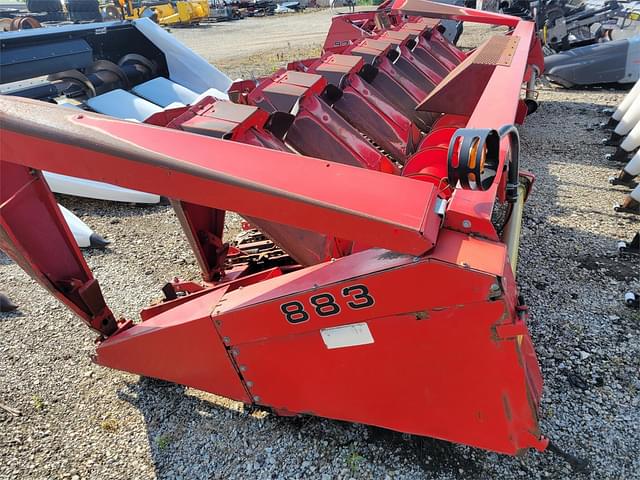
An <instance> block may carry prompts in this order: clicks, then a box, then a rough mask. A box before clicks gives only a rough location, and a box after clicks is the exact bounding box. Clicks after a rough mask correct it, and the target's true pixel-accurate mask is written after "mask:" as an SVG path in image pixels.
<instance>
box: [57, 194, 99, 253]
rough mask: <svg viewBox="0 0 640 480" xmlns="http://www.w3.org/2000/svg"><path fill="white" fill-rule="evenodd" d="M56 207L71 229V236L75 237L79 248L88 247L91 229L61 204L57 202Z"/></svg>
mask: <svg viewBox="0 0 640 480" xmlns="http://www.w3.org/2000/svg"><path fill="white" fill-rule="evenodd" d="M58 207H59V208H60V212H62V216H63V217H64V220H65V222H67V225H69V230H71V233H72V234H73V238H75V240H76V243H77V244H78V246H79V247H80V248H86V247H90V246H91V234H92V233H93V230H91V229H90V228H89V227H88V226H87V224H86V223H84V222H83V221H82V220H80V219H79V218H78V217H76V216H75V215H74V214H73V213H71V212H70V211H69V210H67V209H66V208H64V207H63V206H62V205H60V204H58Z"/></svg>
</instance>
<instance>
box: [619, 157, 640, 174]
mask: <svg viewBox="0 0 640 480" xmlns="http://www.w3.org/2000/svg"><path fill="white" fill-rule="evenodd" d="M623 170H624V171H625V172H627V173H628V174H629V175H631V176H633V177H637V176H638V175H640V152H637V153H636V154H635V155H634V156H633V157H632V158H631V160H629V163H627V164H626V165H625V166H624V168H623Z"/></svg>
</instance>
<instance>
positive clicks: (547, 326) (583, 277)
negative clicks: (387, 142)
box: [0, 13, 640, 480]
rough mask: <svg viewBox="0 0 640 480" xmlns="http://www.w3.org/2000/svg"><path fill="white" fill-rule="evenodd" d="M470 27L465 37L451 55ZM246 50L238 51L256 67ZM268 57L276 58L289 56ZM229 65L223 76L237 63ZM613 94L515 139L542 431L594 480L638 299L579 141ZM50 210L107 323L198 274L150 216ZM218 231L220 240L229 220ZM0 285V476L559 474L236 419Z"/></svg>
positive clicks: (594, 164)
mask: <svg viewBox="0 0 640 480" xmlns="http://www.w3.org/2000/svg"><path fill="white" fill-rule="evenodd" d="M325 17H327V18H328V16H327V15H326V14H325V13H316V14H306V15H300V16H292V17H288V18H287V20H286V24H287V28H288V29H289V30H290V31H291V30H292V29H293V27H292V26H291V25H292V23H290V22H300V23H298V25H305V26H307V27H308V28H309V29H310V30H309V31H311V30H312V29H315V28H316V27H315V26H314V25H315V23H319V24H322V25H323V28H324V30H322V32H321V34H319V35H317V36H310V37H308V38H309V39H308V38H307V37H306V36H304V37H303V38H302V40H301V41H300V42H298V39H297V38H291V39H290V40H289V41H290V42H291V43H292V44H295V47H293V48H294V49H300V50H305V51H307V50H308V51H312V50H313V49H318V44H317V42H318V41H320V40H322V38H323V33H324V32H325V31H326V27H327V26H328V20H327V18H325ZM277 22H278V19H270V18H267V19H247V20H244V21H243V22H235V23H233V24H228V25H227V24H223V25H222V26H221V28H228V29H230V30H232V29H237V30H241V27H243V26H251V28H247V31H248V32H250V35H252V37H253V36H254V35H255V36H256V41H257V42H258V44H259V45H261V44H260V43H259V41H261V40H260V39H259V38H257V37H258V35H262V33H261V32H263V31H267V32H268V31H270V30H269V29H270V28H272V27H273V25H272V24H276V23H277ZM314 22H315V23H314ZM258 25H259V26H261V27H264V28H258V27H256V26H258ZM281 27H282V25H281V26H280V28H281ZM213 28H218V26H214V27H211V30H210V31H217V30H213ZM273 28H275V27H273ZM207 31H209V30H207ZM313 31H314V32H315V30H313ZM175 32H176V34H177V35H178V36H179V37H180V38H182V39H183V40H185V41H186V43H188V44H191V40H193V41H194V42H195V44H194V45H192V46H193V47H194V48H195V49H196V50H199V51H200V52H202V49H203V48H205V49H209V48H211V51H212V52H214V51H215V52H216V53H215V55H214V54H213V53H212V54H211V56H210V58H215V56H216V55H222V54H221V53H220V52H223V51H227V53H228V57H226V59H224V58H223V61H222V62H218V63H219V64H220V63H222V64H223V66H224V64H225V62H227V64H228V65H229V64H232V63H233V62H231V61H230V58H231V56H233V55H234V52H230V51H228V48H229V44H231V45H232V44H233V43H234V42H237V41H238V40H239V38H240V36H239V35H240V33H236V34H235V36H233V35H230V36H229V37H228V38H227V40H225V42H224V43H226V44H227V47H224V46H222V45H221V43H222V42H218V40H217V38H215V41H216V42H215V43H214V42H213V41H212V40H213V39H212V38H210V39H209V41H208V42H205V41H204V40H203V39H202V38H201V37H200V36H198V35H196V33H195V31H191V30H176V31H175ZM198 32H200V31H198ZM478 32H479V31H476V30H470V33H469V34H467V35H466V36H465V37H464V38H463V42H469V43H471V41H472V40H473V39H474V38H475V37H473V35H475V34H479V33H478ZM199 35H205V33H202V32H201V33H200V34H199ZM246 35H247V33H246V32H244V33H242V38H245V36H246ZM313 35H316V34H315V33H314V34H313ZM283 38H284V37H283ZM196 39H197V41H196ZM279 41H281V40H279ZM209 42H211V43H209ZM313 42H316V43H315V44H314V43H313ZM209 45H210V47H209ZM285 47H286V46H285ZM285 47H282V48H285ZM262 48H263V47H258V48H257V49H255V50H252V51H248V52H244V51H243V52H242V53H243V55H244V54H245V53H246V55H247V57H246V58H252V57H253V56H255V57H260V56H261V55H263V54H264V53H265V51H264V50H263V49H262ZM278 48H281V47H278ZM295 51H296V52H297V51H298V50H295ZM289 53H290V52H289ZM281 55H282V57H281V58H279V59H278V58H277V57H276V60H280V61H285V60H286V56H287V55H288V53H287V52H285V51H284V50H283V51H282V52H281ZM234 65H236V66H235V67H232V68H231V69H230V70H229V71H231V73H232V74H235V72H234V71H233V68H237V69H238V70H242V69H243V68H250V66H249V67H247V66H242V65H241V64H240V63H237V64H234ZM622 95H623V93H621V92H619V91H609V90H585V91H566V90H557V89H551V88H546V89H543V90H542V91H541V93H540V99H539V100H540V102H541V106H540V109H539V111H538V112H537V113H536V114H535V115H533V116H532V117H530V118H529V120H528V123H527V124H526V126H525V127H523V128H522V129H521V134H522V138H523V150H522V162H523V166H524V168H527V169H529V170H531V171H532V172H533V173H535V175H536V176H537V181H536V184H535V189H534V193H533V195H532V196H531V198H530V200H529V202H528V205H527V210H526V216H525V221H524V228H523V236H522V247H521V259H520V264H519V271H518V278H519V282H520V286H521V289H522V293H523V295H524V296H525V298H526V299H527V301H528V303H529V305H530V307H531V313H532V319H531V323H530V330H531V333H532V335H533V339H534V343H535V345H536V349H537V352H538V355H539V359H540V362H541V364H542V369H543V374H544V378H545V382H546V383H545V390H544V397H543V403H542V430H543V432H544V433H545V434H546V435H548V436H550V437H551V438H552V439H553V440H555V441H556V442H557V443H558V444H559V445H561V446H562V447H564V448H565V449H567V450H568V451H570V452H572V453H574V454H576V455H579V456H581V457H585V458H588V459H589V460H590V462H591V465H592V473H591V474H590V475H585V476H584V478H593V479H604V478H607V479H613V478H616V479H629V478H640V476H639V474H638V471H639V470H640V460H639V459H640V431H639V425H640V398H639V392H640V378H639V375H638V372H639V370H640V343H639V340H638V339H639V333H640V332H639V330H640V318H639V316H638V314H637V313H634V312H633V311H631V310H627V309H626V308H625V307H624V306H623V304H622V301H621V296H622V294H623V292H625V291H626V290H628V289H636V290H637V289H638V287H639V279H638V275H639V272H638V265H637V263H636V264H635V265H633V264H632V263H630V262H621V261H620V260H619V259H618V257H617V254H616V251H615V241H616V240H617V239H619V238H625V239H630V238H631V236H632V234H633V232H634V229H637V228H638V222H637V219H634V218H632V217H630V216H627V215H620V214H615V213H614V212H613V209H612V205H613V204H614V203H616V202H617V201H619V200H621V199H622V197H623V196H624V195H625V192H624V190H621V189H617V188H610V187H609V186H608V185H607V178H608V177H609V176H610V175H613V174H614V173H615V172H616V171H617V167H618V166H616V165H611V164H607V163H606V162H605V161H604V160H602V157H603V154H604V153H606V152H608V151H610V150H611V149H609V148H605V147H602V146H600V144H599V139H600V138H601V137H602V133H601V132H600V131H599V130H598V129H594V124H595V123H597V122H598V121H601V120H603V118H604V117H602V116H601V115H600V114H599V111H600V110H601V109H602V108H603V107H604V106H612V105H616V104H617V103H618V102H619V101H620V100H621V98H622ZM60 201H61V203H63V204H64V205H65V206H67V207H68V208H70V209H71V210H73V211H74V212H75V213H76V214H77V215H78V216H80V217H81V218H82V219H83V220H84V221H85V222H87V223H88V224H89V225H90V226H91V227H93V228H94V229H95V230H96V231H97V232H99V233H100V234H102V235H103V236H105V237H107V238H108V239H109V240H111V241H112V242H113V243H112V246H111V247H110V248H109V249H107V250H106V251H86V252H85V257H86V259H87V261H88V263H89V265H90V267H91V268H92V269H93V270H94V272H95V274H96V277H97V278H98V279H99V280H100V282H101V284H102V286H103V290H104V293H105V297H106V299H107V302H108V303H109V304H110V305H111V307H112V308H113V309H114V312H115V313H116V315H124V316H127V317H129V318H136V317H137V312H138V311H139V310H140V309H141V308H142V307H144V306H146V305H147V304H149V303H150V302H152V301H154V300H156V299H157V298H159V297H160V288H161V286H162V285H163V284H164V282H165V281H166V280H167V279H170V278H172V277H173V276H175V275H179V276H181V277H183V278H187V279H188V278H196V277H197V267H196V265H195V262H194V260H193V258H192V257H191V255H190V254H189V253H188V252H189V250H188V248H187V244H186V242H185V241H184V239H183V237H182V235H181V233H180V230H179V226H178V223H177V221H176V220H175V218H174V216H173V214H172V212H171V211H170V210H169V209H168V208H167V207H163V206H153V207H132V206H128V205H116V204H108V203H105V202H98V201H88V200H79V199H74V198H71V197H61V198H60ZM229 229H230V231H235V230H237V217H232V221H231V222H230V223H229ZM0 290H3V291H5V292H6V293H7V294H8V295H9V296H10V297H11V298H12V299H13V300H14V301H16V303H18V304H19V305H20V310H19V311H17V312H14V313H11V314H3V315H2V316H0V403H1V404H3V405H8V406H10V407H13V408H15V409H17V410H19V412H20V413H21V415H19V416H16V415H12V414H10V413H8V412H6V411H4V410H2V409H0V478H2V479H5V478H6V479H14V478H15V479H24V478H29V479H31V478H34V479H36V478H37V479H44V478H70V479H123V478H140V479H143V478H145V479H146V478H163V479H169V478H238V479H241V478H242V479H244V478H303V477H304V478H321V479H322V480H328V479H334V478H344V479H348V478H358V479H359V478H376V479H378V478H380V479H382V478H398V479H414V478H425V479H451V478H502V479H512V478H554V479H555V478H575V477H576V475H575V474H573V473H571V471H570V469H569V468H568V466H567V465H566V463H564V462H563V461H561V460H560V459H559V458H557V457H555V456H553V455H551V454H549V453H544V454H539V453H531V454H529V455H527V456H526V457H524V458H521V459H517V458H511V457H506V456H502V455H497V454H492V453H488V452H484V451H480V450H476V449H472V448H468V447H463V446H459V445H452V444H449V443H446V442H440V441H435V440H428V439H427V440H425V441H418V440H417V439H415V438H411V437H406V436H402V435H399V434H396V433H392V432H385V431H381V430H378V429H373V428H368V427H366V426H362V425H352V424H347V423H342V422H336V421H330V420H324V419H319V418H294V419H292V418H277V417H274V416H271V415H268V414H265V413H263V412H260V411H258V412H245V411H243V409H242V406H241V405H240V404H238V403H236V402H231V401H229V400H226V399H224V398H220V397H217V396H214V395H210V394H206V393H202V392H199V391H196V390H193V389H189V388H187V389H185V388H183V387H180V386H176V385H171V384H165V383H162V382H157V381H152V380H148V379H141V378H140V377H138V376H135V375H130V374H127V373H123V372H118V371H112V370H107V369H103V368H100V367H97V366H95V365H93V364H92V363H91V362H90V361H89V355H90V354H91V353H92V351H93V339H94V335H93V334H92V333H90V332H88V331H87V329H85V328H83V327H82V326H80V325H79V322H78V320H77V319H76V318H74V317H73V316H72V315H71V313H69V312H68V311H67V310H66V309H65V308H64V307H62V306H60V305H59V304H58V303H57V302H56V301H55V300H54V299H53V298H52V297H51V296H49V295H48V294H46V293H45V292H44V291H43V289H42V288H40V287H39V286H37V285H36V284H35V283H34V282H33V281H31V280H30V279H29V277H28V276H27V275H26V274H24V273H23V272H22V270H20V269H19V268H18V267H17V266H16V265H15V264H13V263H12V262H11V261H10V260H9V259H8V258H7V257H6V256H3V255H2V254H0ZM401 401H402V399H399V402H400V403H401Z"/></svg>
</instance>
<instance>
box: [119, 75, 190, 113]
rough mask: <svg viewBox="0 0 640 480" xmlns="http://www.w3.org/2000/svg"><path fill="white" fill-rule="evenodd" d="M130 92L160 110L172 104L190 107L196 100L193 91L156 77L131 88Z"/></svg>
mask: <svg viewBox="0 0 640 480" xmlns="http://www.w3.org/2000/svg"><path fill="white" fill-rule="evenodd" d="M132 92H133V93H135V94H136V95H137V96H139V97H142V98H145V99H147V100H149V101H150V102H153V103H155V104H156V105H159V106H161V107H162V108H166V107H167V106H169V105H171V104H172V103H177V104H181V105H191V104H193V103H194V101H195V100H196V99H197V98H198V94H197V93H196V92H194V91H193V90H189V89H188V88H185V87H183V86H182V85H180V84H178V83H175V82H172V81H171V80H169V79H167V78H164V77H157V78H154V79H153V80H149V81H148V82H144V83H141V84H140V85H137V86H135V87H133V90H132Z"/></svg>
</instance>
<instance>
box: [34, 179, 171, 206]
mask: <svg viewBox="0 0 640 480" xmlns="http://www.w3.org/2000/svg"><path fill="white" fill-rule="evenodd" d="M43 173H44V178H45V180H46V181H47V183H48V184H49V188H50V189H51V191H52V192H56V193H62V194H65V195H73V196H76V197H84V198H95V199H97V200H108V201H112V202H124V203H160V195H156V194H153V193H146V192H138V191H136V190H130V189H128V188H122V187H117V186H115V185H110V184H108V183H102V182H95V181H93V180H82V179H79V178H74V177H68V176H66V175H60V174H57V173H51V172H43Z"/></svg>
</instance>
